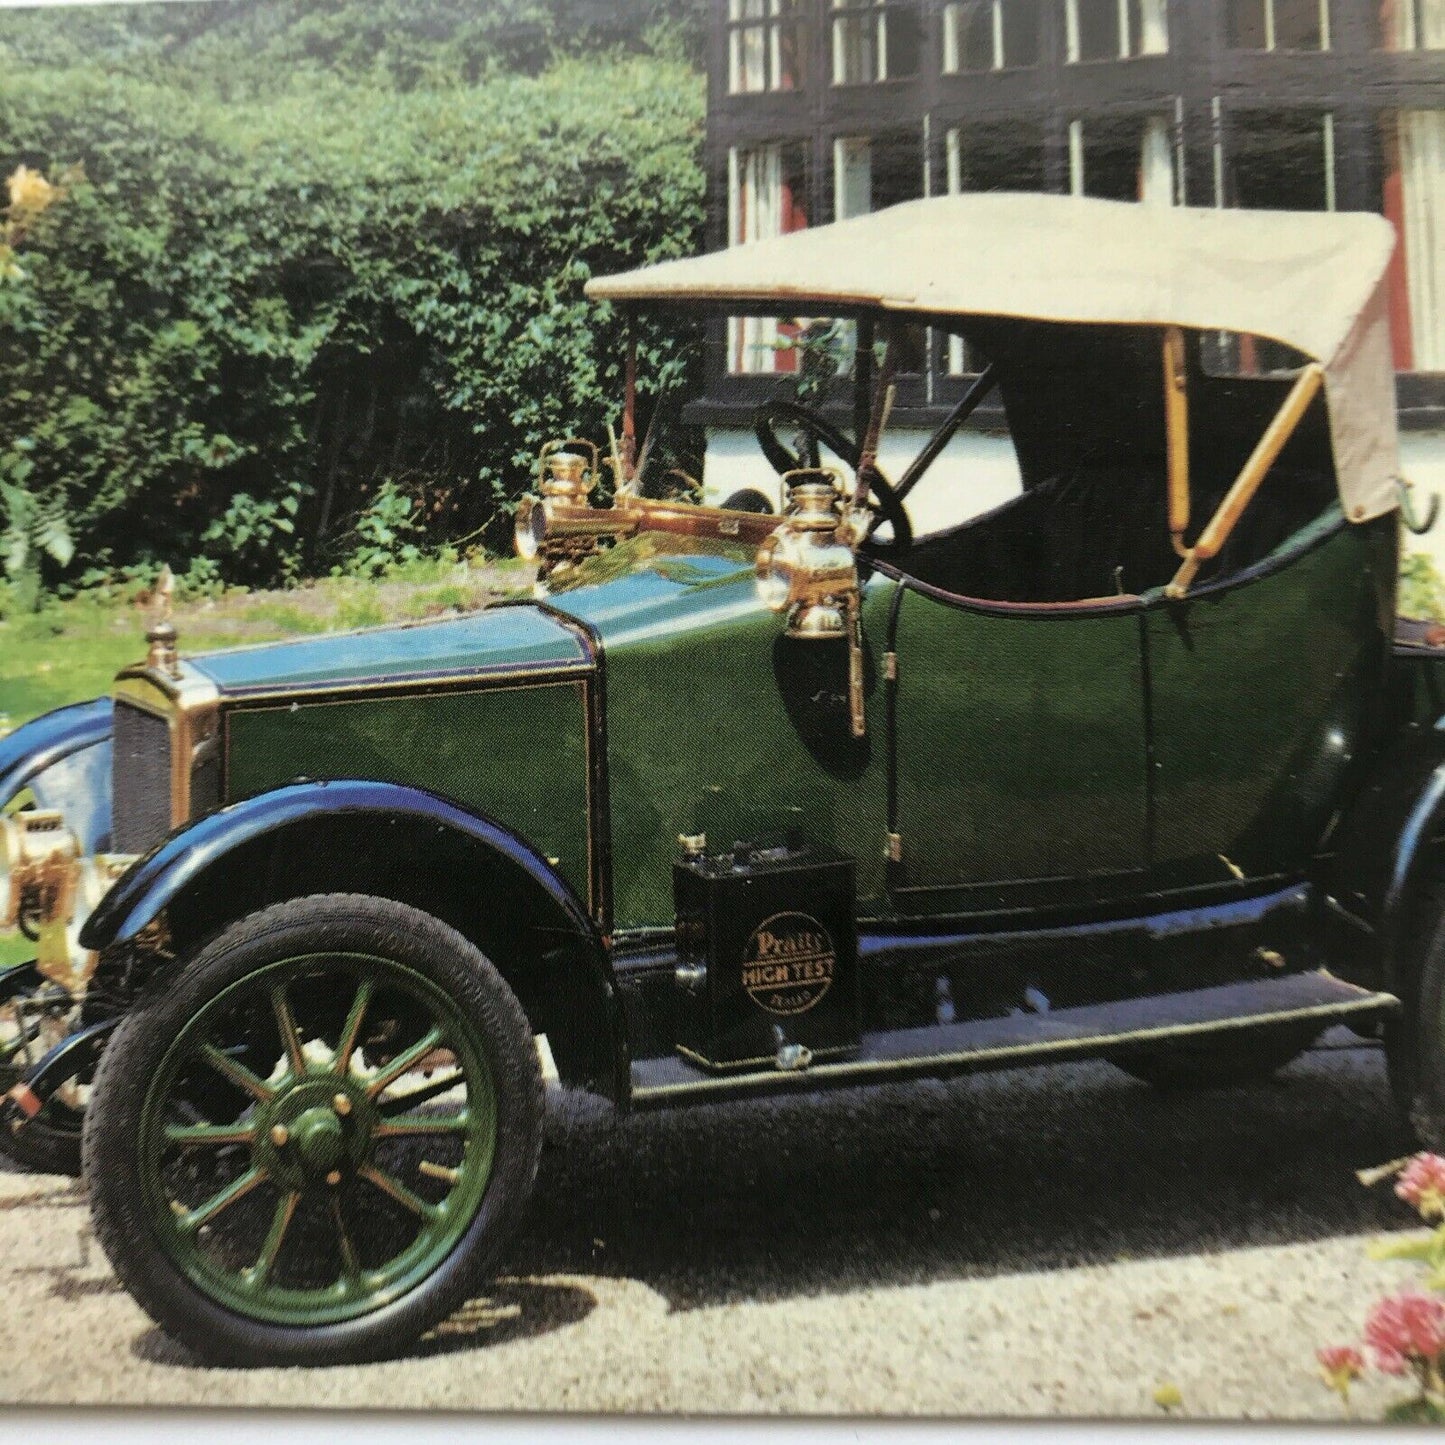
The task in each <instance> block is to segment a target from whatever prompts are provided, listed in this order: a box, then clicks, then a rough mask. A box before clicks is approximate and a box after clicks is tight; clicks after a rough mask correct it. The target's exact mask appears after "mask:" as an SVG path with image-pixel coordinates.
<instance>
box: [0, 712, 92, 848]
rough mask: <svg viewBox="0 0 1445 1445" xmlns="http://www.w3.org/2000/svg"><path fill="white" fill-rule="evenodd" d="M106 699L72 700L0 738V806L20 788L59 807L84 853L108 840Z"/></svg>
mask: <svg viewBox="0 0 1445 1445" xmlns="http://www.w3.org/2000/svg"><path fill="white" fill-rule="evenodd" d="M110 766H111V703H110V699H109V698H108V697H101V698H95V699H94V700H93V701H91V702H78V703H73V704H72V705H71V706H69V707H62V708H57V709H56V710H55V711H54V712H48V713H46V714H45V715H44V716H43V717H38V718H35V719H33V720H32V721H31V722H28V723H25V724H24V725H23V726H22V727H18V728H16V729H15V731H14V732H13V733H10V734H9V735H8V736H7V737H4V738H0V807H4V806H5V805H6V804H8V803H10V802H11V801H12V800H13V799H14V798H15V797H17V796H18V795H19V794H20V793H21V792H22V791H23V790H24V789H25V788H31V789H32V790H33V791H34V793H35V801H36V802H37V803H39V805H40V806H41V807H42V808H59V809H60V811H61V812H62V813H64V814H65V820H66V822H67V823H68V824H69V825H70V827H71V828H72V829H73V830H74V831H75V834H76V836H77V837H78V838H79V839H80V843H81V847H82V849H83V850H84V851H85V852H87V853H100V852H104V851H105V850H106V849H107V848H108V847H109V846H110Z"/></svg>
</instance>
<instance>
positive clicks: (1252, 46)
mask: <svg viewBox="0 0 1445 1445" xmlns="http://www.w3.org/2000/svg"><path fill="white" fill-rule="evenodd" d="M1265 4H1266V0H1229V3H1228V5H1227V6H1226V9H1225V35H1226V37H1227V38H1228V42H1229V46H1230V49H1232V50H1264V49H1265V48H1266V35H1267V30H1266V20H1265V13H1264V7H1265Z"/></svg>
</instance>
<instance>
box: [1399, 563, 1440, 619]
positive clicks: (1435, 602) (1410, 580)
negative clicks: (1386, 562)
mask: <svg viewBox="0 0 1445 1445" xmlns="http://www.w3.org/2000/svg"><path fill="white" fill-rule="evenodd" d="M1398 610H1399V612H1400V615H1401V616H1402V617H1418V618H1421V619H1423V620H1424V621H1427V622H1445V582H1442V581H1441V579H1440V572H1439V569H1438V568H1437V567H1436V566H1435V563H1434V562H1433V561H1432V560H1431V559H1430V556H1429V554H1428V553H1426V552H1409V553H1406V555H1405V556H1404V557H1402V558H1401V560H1400V596H1399V603H1398Z"/></svg>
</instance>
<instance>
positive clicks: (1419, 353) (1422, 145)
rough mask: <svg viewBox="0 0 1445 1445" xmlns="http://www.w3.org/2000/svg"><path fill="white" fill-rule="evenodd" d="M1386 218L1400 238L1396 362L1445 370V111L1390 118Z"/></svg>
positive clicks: (1393, 287) (1394, 299) (1394, 294)
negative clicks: (1392, 224)
mask: <svg viewBox="0 0 1445 1445" xmlns="http://www.w3.org/2000/svg"><path fill="white" fill-rule="evenodd" d="M1385 157H1386V177H1385V215H1386V216H1387V217H1388V218H1389V219H1390V221H1391V222H1393V223H1394V226H1395V229H1396V231H1397V232H1398V233H1399V236H1400V249H1399V251H1398V252H1397V253H1396V258H1395V266H1394V268H1393V270H1392V272H1391V276H1390V291H1391V296H1390V302H1391V306H1390V311H1391V317H1390V319H1391V322H1392V325H1393V331H1394V335H1395V364H1396V366H1398V367H1399V368H1400V369H1401V370H1402V371H1445V110H1404V111H1401V112H1400V113H1399V114H1398V115H1397V116H1394V117H1392V118H1388V119H1387V122H1386V135H1385Z"/></svg>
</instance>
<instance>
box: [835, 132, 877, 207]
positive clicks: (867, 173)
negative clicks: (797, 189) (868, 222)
mask: <svg viewBox="0 0 1445 1445" xmlns="http://www.w3.org/2000/svg"><path fill="white" fill-rule="evenodd" d="M872 209H873V147H872V145H871V144H870V143H869V142H868V141H867V140H866V139H858V138H853V137H843V138H840V139H839V140H836V141H834V142H833V213H834V215H835V216H836V217H837V219H838V220H840V221H846V220H847V219H848V218H849V217H850V216H866V215H867V214H868V212H869V211H871V210H872Z"/></svg>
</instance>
